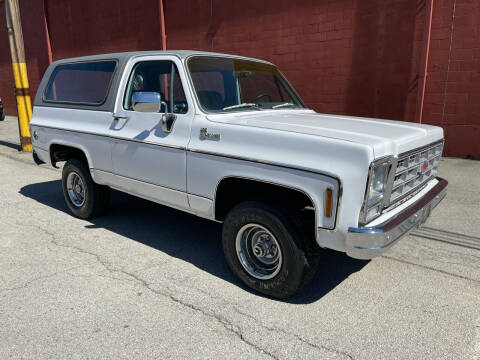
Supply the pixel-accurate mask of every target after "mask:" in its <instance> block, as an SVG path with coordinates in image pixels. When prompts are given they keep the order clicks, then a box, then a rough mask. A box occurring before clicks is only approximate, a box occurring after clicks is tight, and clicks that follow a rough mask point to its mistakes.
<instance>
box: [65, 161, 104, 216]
mask: <svg viewBox="0 0 480 360" xmlns="http://www.w3.org/2000/svg"><path fill="white" fill-rule="evenodd" d="M62 187H63V196H64V198H65V202H66V203H67V206H68V208H69V209H70V211H71V212H72V213H73V214H74V215H75V216H76V217H79V218H82V219H89V218H93V217H96V216H99V215H102V214H103V213H104V212H105V211H106V210H107V207H108V203H109V199H110V189H109V188H108V187H107V186H103V185H98V184H95V183H94V182H93V180H92V177H91V175H90V171H88V169H87V167H86V166H85V165H84V164H83V163H82V162H81V161H79V160H77V159H70V160H68V161H67V163H66V164H65V166H64V167H63V171H62Z"/></svg>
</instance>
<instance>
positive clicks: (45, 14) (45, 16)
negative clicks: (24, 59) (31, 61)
mask: <svg viewBox="0 0 480 360" xmlns="http://www.w3.org/2000/svg"><path fill="white" fill-rule="evenodd" d="M43 25H44V26H45V37H46V39H45V41H46V42H47V55H48V63H49V64H51V63H52V61H53V54H52V44H51V41H50V30H49V28H48V7H47V0H43Z"/></svg>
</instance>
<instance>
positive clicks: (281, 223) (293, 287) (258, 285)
mask: <svg viewBox="0 0 480 360" xmlns="http://www.w3.org/2000/svg"><path fill="white" fill-rule="evenodd" d="M248 224H258V225H260V226H261V227H263V228H266V229H268V231H269V232H270V233H271V234H272V235H273V236H274V237H275V238H276V240H277V243H278V244H279V246H280V250H281V255H282V265H281V268H280V270H279V272H278V273H277V274H276V275H275V276H274V277H272V278H270V279H267V280H264V279H259V278H257V277H255V276H252V274H251V273H249V272H248V271H247V270H246V269H245V267H244V266H243V265H242V263H241V262H240V260H239V256H238V255H237V250H236V240H237V234H238V233H239V231H241V229H242V228H244V227H245V226H247V225H248ZM303 241H304V239H303V235H302V234H301V232H300V231H298V229H297V227H296V226H295V225H294V222H293V221H291V220H290V218H289V217H288V216H286V215H284V213H282V212H281V211H279V210H278V208H277V207H274V206H272V205H269V204H268V203H263V202H256V201H246V202H243V203H241V204H239V205H237V206H235V207H234V208H233V209H232V210H231V211H230V212H229V213H228V215H227V217H226V219H225V221H224V223H223V231H222V243H223V251H224V254H225V257H226V260H227V263H228V265H229V266H230V268H231V269H232V271H233V272H234V273H235V275H237V276H238V277H239V278H240V280H242V282H243V283H245V285H247V286H248V287H250V288H252V289H254V290H256V291H258V292H260V293H262V294H265V295H267V296H270V297H273V298H277V299H284V298H287V297H290V296H292V295H293V294H295V293H296V292H297V291H298V290H300V289H301V288H302V287H303V286H304V285H306V283H308V281H309V280H311V279H312V278H313V275H314V274H315V272H316V270H317V266H318V261H312V260H310V261H309V256H307V254H306V252H305V250H304V246H303Z"/></svg>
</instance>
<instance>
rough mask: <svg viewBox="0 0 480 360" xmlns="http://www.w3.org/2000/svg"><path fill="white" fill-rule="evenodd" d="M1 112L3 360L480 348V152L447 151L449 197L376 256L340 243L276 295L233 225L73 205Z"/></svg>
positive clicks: (150, 210)
mask: <svg viewBox="0 0 480 360" xmlns="http://www.w3.org/2000/svg"><path fill="white" fill-rule="evenodd" d="M17 149H18V130H17V126H16V122H15V118H12V117H7V120H6V121H5V122H0V324H1V326H0V359H170V358H192V359H213V358H215V359H216V358H221V359H272V358H273V359H292V358H300V359H358V360H359V359H365V360H367V359H368V360H370V359H409V360H411V359H456V360H458V359H477V360H480V180H479V179H480V162H478V161H472V160H461V159H443V160H442V161H441V164H440V176H442V177H445V178H446V179H447V180H448V181H449V183H450V184H449V190H448V195H447V197H446V199H445V200H444V201H443V202H442V203H441V204H440V205H439V206H438V207H437V208H436V209H435V210H434V211H433V212H432V215H431V218H430V219H429V221H428V222H427V223H426V225H425V227H424V228H422V229H420V230H418V231H416V232H414V233H412V235H409V236H407V237H405V238H404V239H402V240H401V241H400V242H399V243H398V244H397V245H396V246H395V247H394V248H393V249H391V250H390V251H389V252H387V253H386V254H385V255H383V256H381V257H378V258H375V259H373V260H371V261H360V260H354V259H351V258H348V257H347V256H345V255H344V254H341V253H337V252H334V251H325V252H324V254H323V255H322V257H323V262H322V265H321V267H320V271H319V273H318V275H317V277H316V278H315V279H314V281H313V282H312V283H311V284H310V285H309V286H308V287H306V288H305V289H304V290H303V291H302V292H301V293H300V294H298V295H296V296H295V297H293V298H291V299H287V300H284V301H277V300H272V299H268V298H266V297H263V296H260V295H258V294H256V293H253V292H251V291H250V290H249V289H247V288H245V287H244V286H243V285H242V284H241V283H240V282H239V281H238V280H237V279H236V278H235V277H234V276H233V275H232V274H231V272H230V270H229V269H228V266H227V264H226V262H225V260H224V258H223V253H222V249H221V241H220V237H221V225H219V224H216V223H213V222H209V221H207V220H203V219H200V218H197V217H195V216H192V215H188V214H185V213H182V212H179V211H176V210H172V209H169V208H167V207H163V206H160V205H157V204H153V203H151V202H148V201H145V200H141V199H137V198H134V197H132V196H129V195H125V194H122V193H119V192H114V193H113V197H112V204H111V209H110V212H109V213H108V214H107V215H105V216H103V217H101V218H98V219H94V220H91V221H85V220H80V219H76V218H74V217H73V216H71V215H70V214H69V212H68V209H67V207H66V205H65V203H64V200H63V195H62V192H61V182H60V176H61V172H60V171H61V170H57V169H54V168H51V167H47V166H45V165H42V166H36V165H34V163H33V161H32V160H31V155H30V154H24V153H20V152H18V150H17Z"/></svg>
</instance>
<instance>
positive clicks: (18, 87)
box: [5, 0, 33, 151]
mask: <svg viewBox="0 0 480 360" xmlns="http://www.w3.org/2000/svg"><path fill="white" fill-rule="evenodd" d="M5 14H6V20H7V31H8V40H9V43H10V53H11V57H12V70H13V79H14V81H15V97H16V100H17V113H18V114H17V115H18V128H19V132H20V144H21V146H22V151H32V150H33V148H32V139H31V137H30V128H29V125H28V123H29V122H30V119H31V118H32V104H31V100H30V95H29V86H28V76H27V65H26V62H25V48H24V46H23V34H22V25H21V22H20V8H19V5H18V0H6V1H5Z"/></svg>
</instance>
